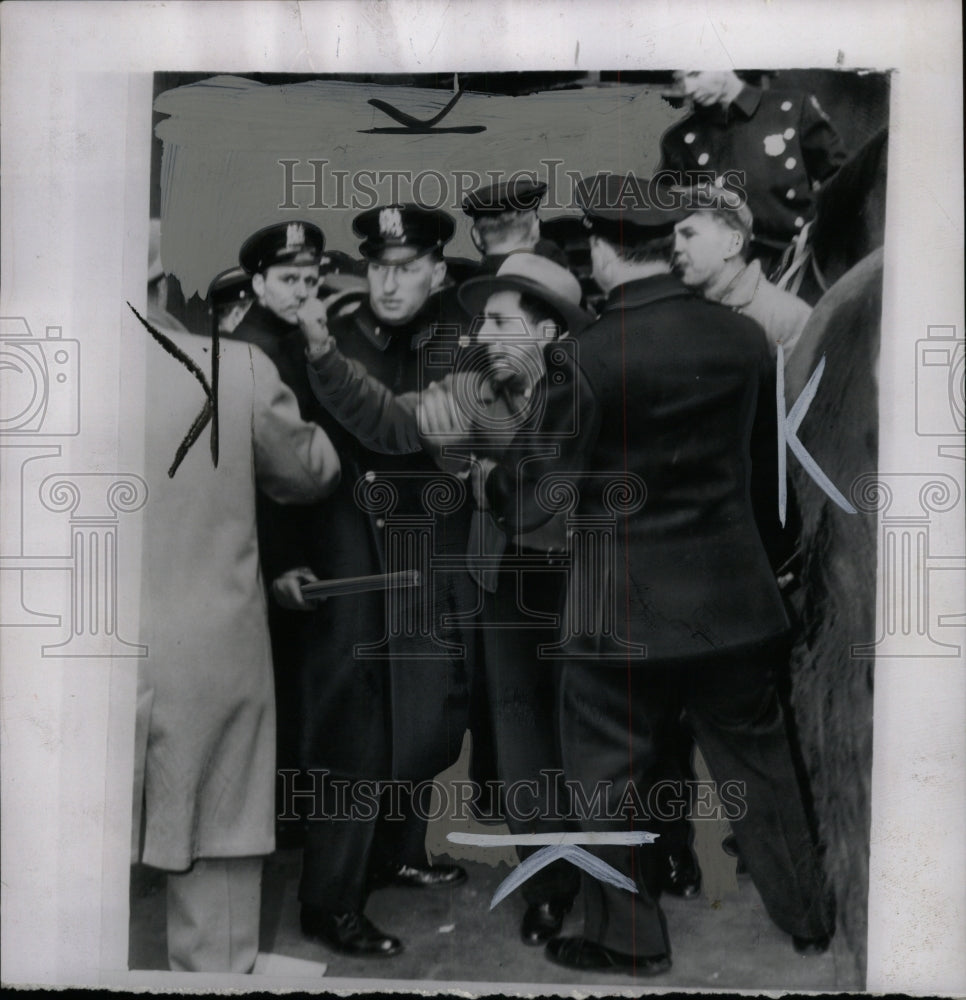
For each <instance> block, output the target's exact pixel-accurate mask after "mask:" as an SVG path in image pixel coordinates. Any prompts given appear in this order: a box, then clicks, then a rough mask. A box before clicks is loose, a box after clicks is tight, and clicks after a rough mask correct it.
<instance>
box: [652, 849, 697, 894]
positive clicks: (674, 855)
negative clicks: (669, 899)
mask: <svg viewBox="0 0 966 1000" xmlns="http://www.w3.org/2000/svg"><path fill="white" fill-rule="evenodd" d="M661 889H662V890H663V891H664V892H668V893H670V894H671V895H672V896H680V897H681V898H682V899H696V898H697V897H698V896H700V895H701V869H700V868H699V867H698V859H697V858H696V857H695V856H694V851H692V850H691V848H690V847H682V848H678V849H677V850H674V851H672V852H671V853H670V854H668V855H666V858H665V869H664V876H663V878H662V879H661Z"/></svg>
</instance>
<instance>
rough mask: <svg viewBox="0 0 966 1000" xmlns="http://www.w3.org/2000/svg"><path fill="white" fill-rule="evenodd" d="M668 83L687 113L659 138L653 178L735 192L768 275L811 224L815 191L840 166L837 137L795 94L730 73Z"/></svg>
mask: <svg viewBox="0 0 966 1000" xmlns="http://www.w3.org/2000/svg"><path fill="white" fill-rule="evenodd" d="M675 76H676V82H677V88H676V94H678V95H682V96H684V97H686V98H687V99H688V100H690V101H691V102H692V110H691V113H690V114H689V115H687V117H685V118H683V119H682V120H681V121H679V122H676V123H675V124H674V125H672V126H671V127H670V128H669V129H668V130H667V132H665V133H664V136H663V137H662V139H661V170H670V171H673V172H674V174H675V175H676V176H675V183H677V184H681V185H688V186H690V185H694V184H697V183H699V177H701V176H704V177H709V176H711V177H716V178H718V179H721V180H722V181H725V182H726V183H725V186H727V187H730V188H731V189H732V190H739V189H740V190H743V191H744V193H745V195H746V197H747V199H748V204H749V206H750V208H751V211H752V214H753V216H754V219H755V227H756V231H755V233H754V236H753V240H752V245H751V256H753V257H755V258H757V259H760V260H761V261H762V265H763V267H764V269H765V273H766V274H770V273H771V271H772V269H773V267H774V265H775V264H777V262H778V260H779V258H780V257H781V254H782V252H783V250H784V249H785V247H787V246H788V244H789V243H790V242H791V241H792V239H794V238H795V237H796V236H797V235H798V234H799V233H800V232H801V230H802V228H803V227H804V226H805V225H806V223H808V222H809V220H810V219H811V218H812V217H813V216H814V214H815V192H816V190H817V189H818V187H819V186H820V185H821V184H823V183H824V182H825V181H827V180H828V179H829V178H830V177H831V176H832V175H833V174H834V173H835V172H836V171H837V170H838V168H839V167H840V166H841V165H842V164H843V163H844V162H845V160H846V158H847V156H846V152H845V149H844V147H843V146H842V142H841V140H840V138H839V136H838V133H837V132H836V130H835V128H834V126H833V125H832V123H831V122H830V121H829V119H828V116H827V115H826V114H825V112H824V111H823V110H822V108H821V106H820V105H819V103H818V101H817V100H816V99H815V97H813V96H812V95H810V94H806V93H804V92H802V91H800V90H791V89H787V90H786V89H783V88H778V87H775V88H769V89H767V90H763V89H761V88H760V87H756V86H753V85H752V84H750V83H745V82H744V81H742V80H741V79H740V78H739V77H738V76H737V75H736V74H735V73H734V72H732V71H730V70H729V71H725V72H705V71H696V70H687V71H679V72H678V73H676V74H675ZM739 174H740V175H742V176H740V177H739V176H738V175H739Z"/></svg>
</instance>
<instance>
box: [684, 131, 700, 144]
mask: <svg viewBox="0 0 966 1000" xmlns="http://www.w3.org/2000/svg"><path fill="white" fill-rule="evenodd" d="M696 138H697V136H696V135H695V134H694V133H693V132H688V134H687V135H686V136H685V137H684V141H685V142H686V143H687V144H688V145H689V146H690V145H691V143H692V142H694V140H695V139H696Z"/></svg>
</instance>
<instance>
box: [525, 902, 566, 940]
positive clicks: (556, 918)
mask: <svg viewBox="0 0 966 1000" xmlns="http://www.w3.org/2000/svg"><path fill="white" fill-rule="evenodd" d="M571 906H572V904H571V903H556V902H553V901H547V902H544V903H531V904H530V905H529V906H528V907H527V912H526V913H524V914H523V921H522V923H521V924H520V937H521V939H522V940H523V943H524V944H529V945H532V946H534V947H536V946H537V945H540V944H546V943H547V942H548V941H549V940H550V939H551V938H552V937H556V936H557V935H558V934H559V933H560V929H561V928H562V927H563V922H564V917H565V916H566V915H567V914H568V913H569V912H570V907H571Z"/></svg>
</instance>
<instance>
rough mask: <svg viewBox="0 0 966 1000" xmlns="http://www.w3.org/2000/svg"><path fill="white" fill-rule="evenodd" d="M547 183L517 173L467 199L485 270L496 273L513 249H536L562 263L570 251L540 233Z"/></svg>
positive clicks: (474, 192) (530, 251)
mask: <svg viewBox="0 0 966 1000" xmlns="http://www.w3.org/2000/svg"><path fill="white" fill-rule="evenodd" d="M546 192H547V185H546V184H544V183H543V182H540V181H533V180H530V179H529V178H527V177H518V176H514V177H512V178H510V180H507V181H500V182H497V183H495V184H489V185H487V186H485V187H481V188H477V189H476V190H475V191H473V192H471V193H470V194H469V195H467V196H466V198H464V199H463V211H464V212H465V213H466V215H468V216H469V217H470V218H471V219H472V220H473V227H472V229H471V230H470V236H471V238H472V240H473V243H474V245H475V246H476V249H477V250H479V251H480V253H481V254H482V255H483V261H482V265H481V269H480V270H481V272H483V273H488V274H493V273H495V272H496V271H497V270H499V268H500V265H501V264H502V263H503V261H504V260H505V259H506V257H507V254H511V253H521V252H522V253H536V254H540V255H541V256H542V257H547V258H549V259H550V260H552V261H553V262H554V263H555V264H559V265H560V266H561V267H566V266H567V256H566V254H565V253H564V252H563V251H562V250H561V249H560V247H558V246H557V244H556V243H554V242H553V241H552V240H548V239H544V238H542V237H541V235H540V218H539V216H538V214H537V212H538V209H539V207H540V202H541V201H542V200H543V196H544V195H545V194H546Z"/></svg>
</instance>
